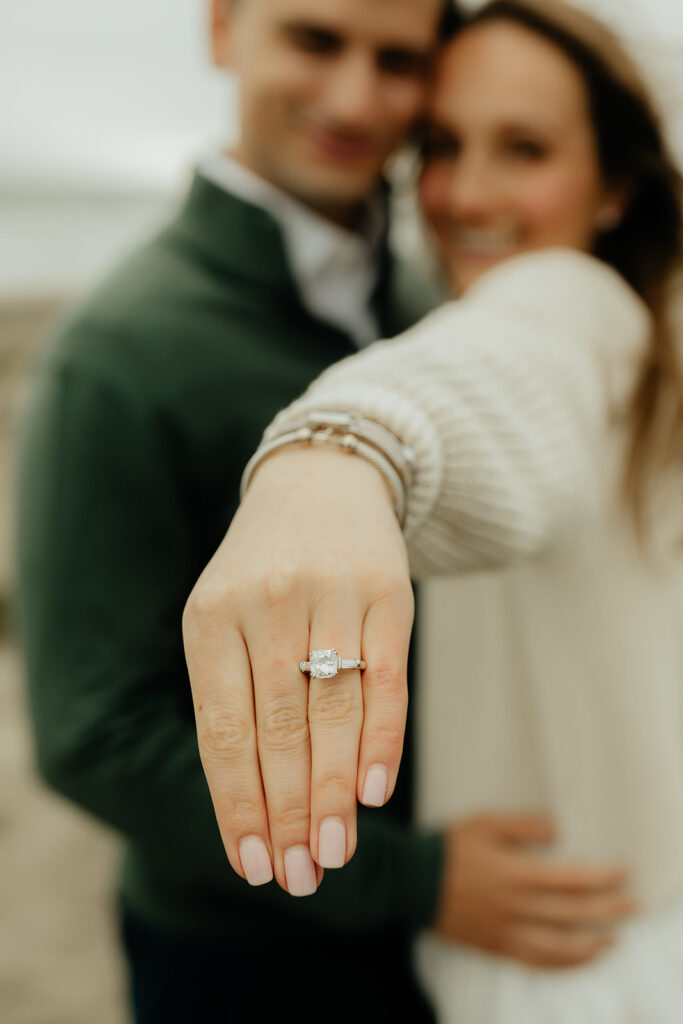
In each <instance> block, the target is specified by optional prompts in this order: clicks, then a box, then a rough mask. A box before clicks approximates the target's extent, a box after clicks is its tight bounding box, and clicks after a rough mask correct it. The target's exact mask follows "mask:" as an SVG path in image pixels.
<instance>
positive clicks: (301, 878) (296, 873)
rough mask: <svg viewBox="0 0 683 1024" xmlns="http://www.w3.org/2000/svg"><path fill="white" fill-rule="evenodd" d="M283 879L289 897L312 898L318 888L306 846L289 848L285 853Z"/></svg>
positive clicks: (313, 865)
mask: <svg viewBox="0 0 683 1024" xmlns="http://www.w3.org/2000/svg"><path fill="white" fill-rule="evenodd" d="M285 877H286V879H287V889H288V891H289V894H290V896H312V895H313V893H314V892H315V890H316V889H317V888H318V886H317V883H316V878H315V864H314V863H313V858H312V857H311V851H310V850H309V849H308V847H307V846H290V848H289V849H288V850H286V851H285Z"/></svg>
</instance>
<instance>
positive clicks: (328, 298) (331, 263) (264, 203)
mask: <svg viewBox="0 0 683 1024" xmlns="http://www.w3.org/2000/svg"><path fill="white" fill-rule="evenodd" d="M199 172H200V174H202V175H203V176H204V177H205V178H207V179H208V180H209V181H211V182H213V184H214V185H217V186H218V187H219V188H222V189H225V191H226V192H230V193H231V194H232V195H235V196H237V197H238V198H240V199H244V200H245V201H246V202H248V203H252V204H253V205H255V206H260V207H261V208H262V209H264V210H267V211H268V213H270V214H271V215H272V216H273V217H274V218H275V220H276V221H277V222H278V224H279V225H280V228H281V229H282V234H283V237H284V243H285V249H286V252H287V256H288V258H289V262H290V268H291V270H292V274H293V276H294V280H295V281H296V284H297V286H298V288H299V292H300V295H301V299H302V301H303V303H304V305H305V306H306V309H308V311H309V312H310V313H312V314H313V315H315V316H317V317H320V318H321V319H322V320H325V321H327V322H328V323H330V324H333V325H334V326H335V327H339V328H341V329H342V330H344V331H346V332H347V333H348V334H349V335H350V336H351V338H352V339H353V341H354V342H355V344H356V345H357V347H358V348H363V347H364V346H365V345H368V344H370V342H372V341H375V340H376V339H377V338H378V337H379V333H380V331H379V324H378V323H377V318H376V317H375V316H374V314H373V312H372V310H371V308H370V299H371V296H372V293H373V291H374V289H375V286H376V284H377V277H378V273H379V266H378V248H379V242H380V239H381V237H382V234H383V232H384V228H385V225H386V207H385V203H384V201H383V199H382V197H381V196H380V195H379V193H378V194H376V195H375V196H374V197H372V198H371V199H370V201H369V202H368V215H367V228H366V230H364V231H363V232H362V233H360V232H359V233H356V232H353V231H349V230H347V229H345V228H342V227H339V226H338V225H337V224H333V223H332V222H331V221H328V220H325V218H324V217H321V216H320V215H319V214H317V213H315V212H314V211H313V210H310V209H309V208H308V207H307V206H304V204H303V203H300V202H298V201H297V200H296V199H294V198H292V196H290V195H288V194H287V193H286V192H283V191H282V190H281V189H279V188H277V187H276V186H275V185H272V184H271V183H270V182H268V181H266V180H265V179H264V178H261V177H259V176H258V175H257V174H254V173H253V172H252V171H250V170H248V169H247V168H246V167H243V166H242V164H240V163H238V162H237V160H235V159H234V158H233V157H231V156H229V155H228V154H226V153H214V154H213V155H211V156H210V157H208V158H207V159H205V160H203V161H202V162H201V164H200V166H199Z"/></svg>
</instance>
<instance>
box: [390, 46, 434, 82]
mask: <svg viewBox="0 0 683 1024" xmlns="http://www.w3.org/2000/svg"><path fill="white" fill-rule="evenodd" d="M378 64H379V67H380V69H381V70H382V71H386V72H388V73H389V74H390V75H401V76H405V77H415V78H422V77H423V76H425V75H426V74H427V70H428V68H429V59H428V57H426V56H425V55H424V54H423V53H417V52H416V51H415V50H402V49H399V48H397V49H394V50H383V51H382V53H380V55H379V59H378Z"/></svg>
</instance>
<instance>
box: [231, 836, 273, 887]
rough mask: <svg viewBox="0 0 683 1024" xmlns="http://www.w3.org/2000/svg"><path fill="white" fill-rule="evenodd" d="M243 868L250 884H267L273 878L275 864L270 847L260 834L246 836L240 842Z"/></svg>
mask: <svg viewBox="0 0 683 1024" xmlns="http://www.w3.org/2000/svg"><path fill="white" fill-rule="evenodd" d="M239 850H240V860H241V862H242V870H243V871H244V873H245V875H246V876H247V881H248V882H249V885H265V884H266V882H272V880H273V865H272V864H271V862H270V854H269V853H268V848H267V847H266V844H265V843H264V842H263V840H262V839H261V838H260V837H259V836H245V837H244V839H243V840H242V841H241V842H240V846H239Z"/></svg>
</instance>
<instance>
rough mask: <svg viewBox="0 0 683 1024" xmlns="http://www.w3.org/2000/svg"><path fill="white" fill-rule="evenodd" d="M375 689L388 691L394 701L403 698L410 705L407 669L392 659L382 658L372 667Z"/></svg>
mask: <svg viewBox="0 0 683 1024" xmlns="http://www.w3.org/2000/svg"><path fill="white" fill-rule="evenodd" d="M372 685H373V688H377V689H380V690H384V691H387V692H388V693H390V694H391V695H392V698H393V699H396V698H398V697H399V696H400V697H402V698H403V699H404V700H405V702H406V706H407V703H408V676H407V672H406V667H405V666H402V665H398V664H397V663H396V662H395V661H392V660H391V659H390V658H387V657H385V658H380V659H378V660H377V662H376V663H375V664H374V665H373V666H372Z"/></svg>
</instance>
